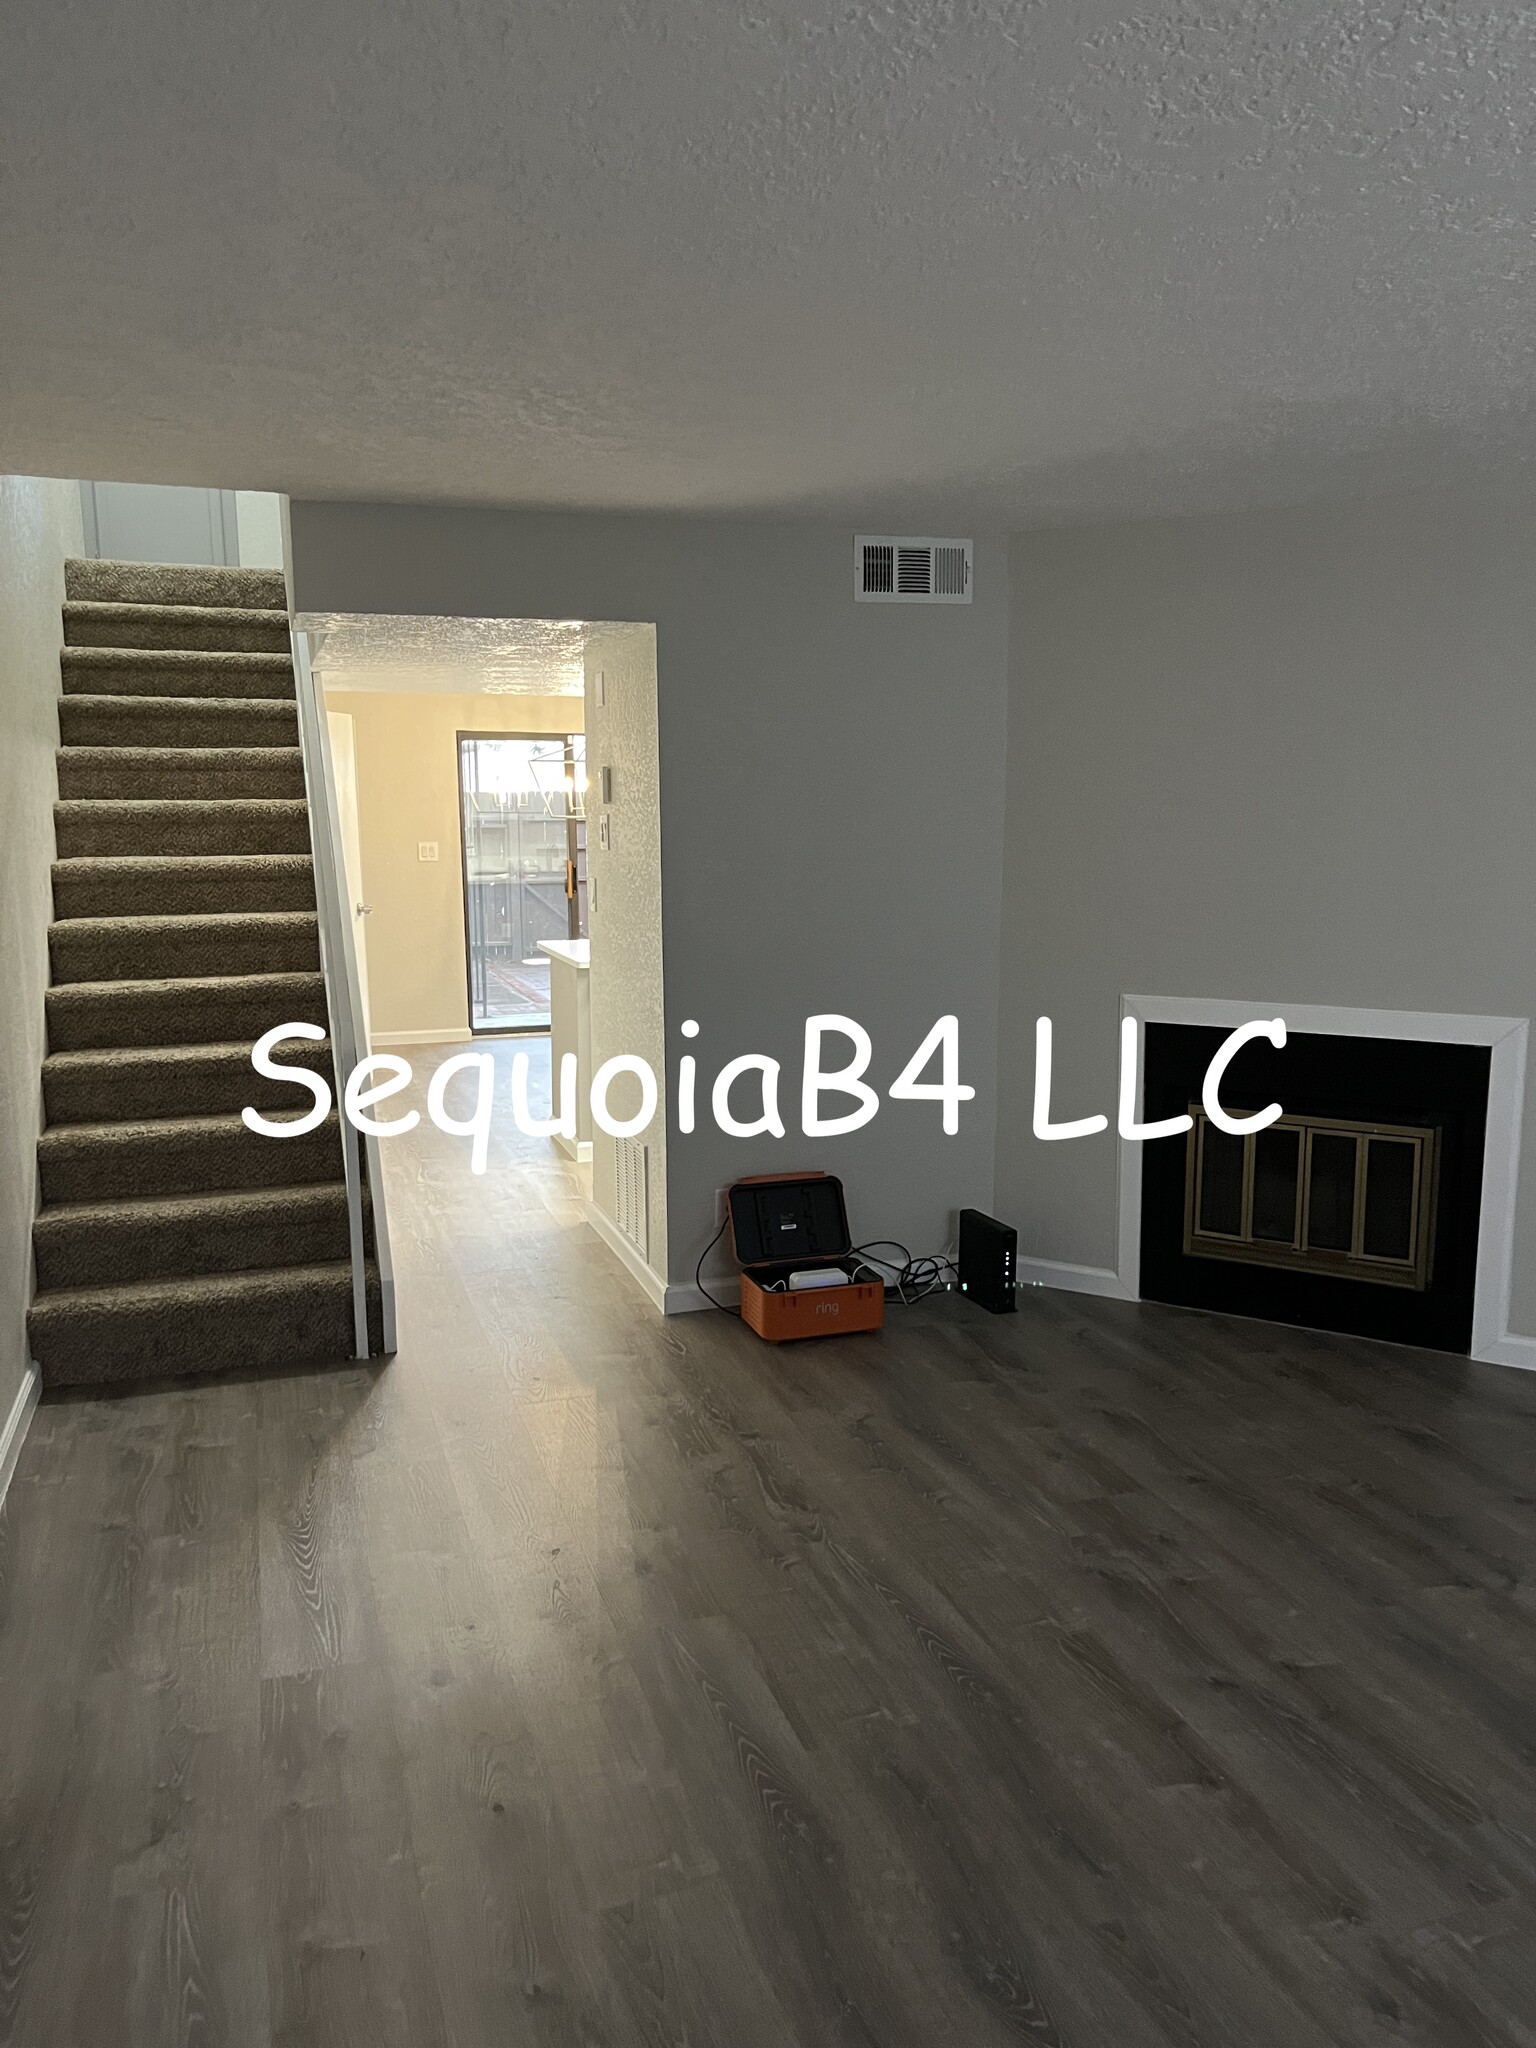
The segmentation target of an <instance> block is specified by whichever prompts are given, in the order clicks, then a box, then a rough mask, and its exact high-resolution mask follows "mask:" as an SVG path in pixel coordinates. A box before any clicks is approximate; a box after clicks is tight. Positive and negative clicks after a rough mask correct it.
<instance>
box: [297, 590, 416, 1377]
mask: <svg viewBox="0 0 1536 2048" xmlns="http://www.w3.org/2000/svg"><path fill="white" fill-rule="evenodd" d="M289 635H290V638H291V640H292V642H293V681H294V694H295V696H296V698H297V701H298V711H299V746H300V750H301V752H302V755H303V760H304V786H305V790H306V792H307V795H308V798H309V805H308V808H309V840H310V848H311V851H312V852H313V855H314V863H315V909H316V912H317V914H318V919H319V929H320V970H321V973H322V974H323V976H324V978H325V1006H326V1015H327V1018H328V1020H329V1026H330V1035H331V1065H332V1071H333V1074H334V1077H335V1082H336V1107H337V1111H338V1115H339V1121H340V1124H341V1154H342V1165H343V1170H344V1173H345V1176H346V1184H347V1226H348V1232H349V1236H350V1240H351V1248H352V1321H353V1332H354V1338H355V1341H356V1345H357V1350H356V1354H355V1355H356V1356H357V1357H358V1358H367V1357H368V1356H369V1355H370V1352H371V1348H372V1347H371V1342H370V1337H369V1330H368V1273H367V1244H366V1237H365V1231H364V1224H363V1201H364V1188H365V1186H366V1189H367V1193H368V1199H369V1202H370V1205H371V1209H372V1217H373V1256H374V1263H375V1265H376V1266H377V1268H378V1275H379V1288H380V1294H381V1297H382V1299H381V1308H382V1317H381V1324H382V1346H381V1348H382V1350H383V1351H384V1352H385V1353H386V1354H389V1353H392V1352H393V1351H394V1349H395V1274H394V1262H393V1260H392V1258H391V1255H390V1247H389V1226H388V1222H387V1219H386V1216H385V1207H384V1174H383V1167H382V1163H381V1160H380V1157H379V1141H378V1139H377V1137H375V1136H373V1135H371V1134H365V1133H363V1132H361V1131H359V1130H358V1129H357V1128H356V1126H355V1125H353V1124H352V1123H351V1122H350V1121H349V1120H348V1118H347V1115H346V1111H345V1108H344V1102H345V1096H346V1087H347V1083H348V1081H349V1080H350V1079H351V1077H352V1073H353V1070H354V1068H356V1067H357V1066H358V1065H359V1064H360V1063H361V1062H362V1061H363V1060H365V1059H367V1057H368V1055H369V1045H368V1036H367V1032H366V1031H365V1030H364V1028H363V994H362V981H361V978H360V976H359V974H358V967H357V948H356V946H355V945H354V944H353V939H352V916H351V902H352V895H351V890H350V888H349V886H348V882H347V867H346V853H345V849H344V845H343V841H342V835H341V813H340V810H339V808H338V805H337V801H336V771H335V767H334V764H333V762H332V759H331V737H330V728H329V726H328V725H327V723H326V716H325V702H324V699H323V697H322V695H321V691H320V685H319V683H318V682H317V681H316V679H315V673H314V669H313V667H312V666H311V662H310V649H309V635H308V633H307V632H305V631H304V630H303V629H302V628H300V627H298V626H296V625H293V624H292V622H291V621H290V625H289Z"/></svg>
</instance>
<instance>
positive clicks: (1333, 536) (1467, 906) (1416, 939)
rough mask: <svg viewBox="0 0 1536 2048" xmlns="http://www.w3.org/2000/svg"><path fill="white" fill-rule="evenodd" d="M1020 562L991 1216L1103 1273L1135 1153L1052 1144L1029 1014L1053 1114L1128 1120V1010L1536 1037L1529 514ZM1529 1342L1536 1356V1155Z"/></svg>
mask: <svg viewBox="0 0 1536 2048" xmlns="http://www.w3.org/2000/svg"><path fill="white" fill-rule="evenodd" d="M1011 554H1012V577H1011V580H1012V591H1013V610H1012V635H1011V654H1010V704H1009V726H1010V732H1011V737H1012V744H1011V747H1010V754H1009V767H1008V822H1007V836H1006V852H1005V859H1004V915H1003V961H1002V1018H1003V1023H1002V1028H1001V1031H1000V1082H999V1088H1000V1103H1001V1116H1000V1123H999V1132H998V1153H997V1202H998V1208H999V1212H1000V1213H1001V1214H1002V1215H1004V1216H1006V1217H1008V1218H1010V1219H1011V1220H1014V1221H1016V1222H1017V1223H1018V1225H1019V1231H1020V1246H1021V1250H1022V1252H1023V1253H1024V1254H1025V1255H1026V1256H1033V1257H1039V1258H1047V1259H1062V1260H1069V1261H1072V1262H1074V1263H1078V1264H1084V1265H1091V1266H1101V1267H1103V1266H1111V1265H1113V1263H1114V1255H1115V1203H1116V1176H1115V1141H1114V1137H1113V1135H1112V1132H1111V1133H1106V1134H1105V1135H1103V1136H1101V1137H1097V1138H1091V1139H1085V1140H1081V1141H1077V1142H1073V1143H1068V1144H1040V1143H1038V1142H1037V1141H1036V1140H1035V1139H1034V1138H1033V1137H1032V1135H1031V1132H1030V1108H1031V1088H1032V1081H1033V1038H1032V1034H1033V1020H1034V1018H1035V1016H1036V1015H1037V1014H1039V1013H1041V1012H1044V1013H1046V1014H1048V1015H1050V1016H1051V1017H1052V1018H1053V1019H1054V1020H1055V1025H1056V1059H1055V1067H1056V1073H1057V1076H1058V1085H1057V1090H1056V1102H1055V1104H1054V1114H1055V1115H1056V1116H1058V1117H1066V1116H1078V1115H1082V1114H1085V1113H1087V1112H1088V1111H1091V1110H1102V1111H1106V1112H1108V1113H1109V1115H1110V1117H1111V1122H1113V1117H1114V1106H1115V1103H1114V1087H1115V1058H1116V1044H1115V1037H1116V1030H1117V1019H1118V1005H1119V999H1120V996H1121V994H1122V993H1123V992H1132V991H1140V992H1143V993H1151V994H1157V995H1181V996H1227V997H1233V998H1241V999H1254V1000H1256V1001H1270V1000H1278V1001H1280V1002H1286V1001H1289V1002H1302V1003H1337V1004H1346V1005H1360V1006H1381V1007H1385V1008H1394V1009H1414V1010H1430V1011H1461V1012H1470V1013H1493V1014H1503V1015H1511V1016H1519V1017H1528V1016H1530V1015H1531V1014H1532V1012H1533V1010H1536V945H1533V941H1532V937H1531V926H1532V915H1533V913H1532V903H1533V900H1536V796H1533V780H1536V513H1531V512H1529V511H1526V512H1523V513H1520V514H1518V515H1511V514H1510V513H1508V512H1507V511H1504V510H1501V509H1498V508H1496V507H1494V506H1491V505H1487V504H1484V505H1482V506H1466V505H1462V504H1451V503H1443V504H1434V503H1429V504H1425V503H1422V502H1420V503H1416V504H1407V505H1402V504H1393V505H1357V506H1353V507H1349V508H1345V509H1334V510H1330V511H1320V510H1312V511H1306V512H1295V513H1286V514H1266V515H1253V516H1248V517H1243V518H1222V519H1213V520H1190V521H1162V522H1147V523H1138V524H1134V525H1121V526H1112V527H1098V528H1084V529H1078V530H1070V531H1056V532H1046V533H1036V534H1029V535H1023V536H1018V537H1016V538H1015V539H1014V542H1013V545H1012V551H1011ZM1256 1014H1257V1012H1256ZM1266 1014H1267V1013H1266ZM1533 1079H1536V1077H1533ZM1525 1116H1526V1130H1527V1132H1528V1133H1530V1134H1531V1136H1532V1137H1536V1099H1533V1100H1532V1101H1528V1102H1527V1105H1526V1111H1525ZM1511 1324H1512V1328H1513V1329H1514V1330H1515V1331H1516V1332H1517V1333H1527V1334H1536V1144H1533V1143H1531V1142H1530V1141H1529V1139H1528V1142H1527V1145H1526V1167H1525V1173H1524V1177H1523V1180H1522V1186H1521V1194H1520V1209H1519V1217H1518V1222H1517V1237H1516V1273H1515V1293H1514V1303H1513V1312H1512V1316H1511Z"/></svg>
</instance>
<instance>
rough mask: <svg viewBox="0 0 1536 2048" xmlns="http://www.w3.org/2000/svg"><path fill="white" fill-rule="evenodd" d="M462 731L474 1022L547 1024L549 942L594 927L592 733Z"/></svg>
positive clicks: (462, 832) (478, 1029) (467, 945)
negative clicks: (589, 806) (590, 922)
mask: <svg viewBox="0 0 1536 2048" xmlns="http://www.w3.org/2000/svg"><path fill="white" fill-rule="evenodd" d="M457 739H458V773H459V852H460V858H461V862H462V869H463V883H464V960H465V970H466V974H467V977H468V989H469V1028H470V1030H471V1032H473V1033H474V1034H475V1035H476V1036H479V1035H480V1034H482V1033H485V1032H503V1031H547V1030H548V1029H549V1022H550V992H549V977H550V956H549V954H548V953H547V952H545V951H543V950H542V942H544V941H548V940H553V939H584V938H586V936H587V824H586V788H587V755H586V745H587V743H586V734H585V733H584V732H568V733H564V734H554V735H551V734H544V733H509V732H461V733H459V734H458V735H457Z"/></svg>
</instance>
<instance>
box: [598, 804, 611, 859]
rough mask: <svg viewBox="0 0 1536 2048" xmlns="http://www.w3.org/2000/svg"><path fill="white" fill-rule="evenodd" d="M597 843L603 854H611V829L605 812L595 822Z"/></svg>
mask: <svg viewBox="0 0 1536 2048" xmlns="http://www.w3.org/2000/svg"><path fill="white" fill-rule="evenodd" d="M597 843H598V845H599V846H600V847H601V848H602V849H603V851H604V853H612V851H613V829H612V827H611V826H610V824H609V822H608V813H607V812H606V811H604V813H603V815H602V816H601V817H600V818H599V819H598V821H597Z"/></svg>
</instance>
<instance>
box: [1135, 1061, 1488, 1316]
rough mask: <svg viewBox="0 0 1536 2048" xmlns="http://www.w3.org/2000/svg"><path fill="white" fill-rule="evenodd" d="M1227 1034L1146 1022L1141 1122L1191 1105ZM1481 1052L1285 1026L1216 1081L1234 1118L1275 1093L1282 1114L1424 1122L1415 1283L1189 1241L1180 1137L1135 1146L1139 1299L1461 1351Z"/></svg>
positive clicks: (1472, 1269) (1474, 1202)
mask: <svg viewBox="0 0 1536 2048" xmlns="http://www.w3.org/2000/svg"><path fill="white" fill-rule="evenodd" d="M1226 1036H1227V1032H1226V1030H1225V1028H1223V1027H1220V1026H1215V1027H1209V1028H1208V1027H1206V1026H1204V1025H1191V1024H1148V1025H1147V1026H1146V1039H1145V1048H1144V1055H1143V1071H1144V1077H1145V1078H1144V1088H1145V1104H1146V1106H1145V1108H1144V1110H1143V1112H1142V1114H1143V1117H1144V1118H1145V1120H1146V1121H1147V1122H1149V1123H1151V1122H1153V1121H1155V1120H1156V1119H1158V1118H1160V1117H1169V1116H1177V1115H1179V1114H1180V1113H1181V1112H1187V1111H1188V1110H1189V1108H1190V1106H1191V1104H1198V1102H1199V1101H1200V1090H1201V1086H1202V1083H1203V1081H1204V1078H1205V1070H1206V1068H1207V1066H1208V1065H1209V1064H1210V1061H1211V1058H1212V1056H1213V1054H1214V1053H1215V1052H1216V1050H1217V1048H1218V1047H1219V1046H1220V1045H1221V1043H1222V1041H1223V1040H1224V1039H1225V1038H1226ZM1489 1060H1490V1053H1489V1049H1488V1047H1487V1046H1481V1045H1440V1044H1424V1043H1421V1042H1419V1041H1417V1040H1408V1039H1397V1038H1354V1037H1338V1036H1334V1035H1332V1034H1326V1035H1325V1034H1323V1033H1316V1032H1293V1033H1291V1034H1290V1036H1289V1037H1288V1039H1287V1041H1286V1044H1285V1046H1284V1048H1283V1049H1278V1048H1276V1047H1274V1046H1272V1045H1270V1044H1269V1043H1268V1042H1267V1041H1266V1040H1264V1039H1256V1040H1253V1041H1250V1043H1249V1044H1247V1045H1245V1046H1244V1047H1243V1049H1242V1051H1241V1052H1239V1053H1238V1055H1237V1057H1236V1058H1235V1059H1234V1060H1233V1061H1232V1064H1231V1065H1230V1066H1229V1067H1228V1069H1227V1072H1226V1076H1225V1079H1224V1080H1223V1082H1222V1087H1221V1100H1222V1105H1223V1107H1224V1108H1225V1109H1227V1111H1228V1112H1229V1113H1230V1114H1231V1115H1233V1116H1248V1115H1252V1114H1253V1112H1254V1111H1256V1110H1260V1109H1263V1108H1265V1107H1266V1106H1267V1105H1268V1104H1269V1103H1271V1102H1279V1103H1280V1104H1282V1105H1283V1107H1284V1109H1285V1111H1286V1113H1287V1115H1288V1116H1296V1115H1302V1116H1311V1117H1319V1118H1338V1119H1342V1120H1345V1121H1359V1122H1376V1123H1381V1124H1387V1125H1416V1126H1423V1125H1428V1126H1430V1127H1432V1128H1433V1129H1434V1130H1435V1131H1436V1132H1437V1133H1438V1139H1437V1147H1438V1154H1439V1158H1438V1169H1437V1184H1436V1192H1435V1199H1434V1203H1433V1257H1432V1261H1431V1264H1430V1269H1429V1274H1428V1278H1427V1282H1426V1284H1425V1286H1424V1287H1423V1289H1422V1291H1420V1290H1417V1289H1414V1288H1408V1287H1396V1286H1383V1285H1381V1284H1379V1283H1378V1282H1375V1281H1372V1280H1369V1279H1353V1278H1345V1277H1342V1276H1339V1275H1335V1274H1322V1273H1312V1272H1299V1271H1288V1270H1285V1269H1284V1268H1281V1267H1276V1266H1273V1265H1263V1264H1248V1263H1246V1262H1243V1261H1242V1260H1240V1259H1236V1258H1210V1257H1201V1256H1198V1255H1191V1254H1190V1253H1188V1252H1186V1249H1185V1245H1186V1230H1185V1224H1186V1185H1185V1175H1186V1162H1187V1149H1188V1148H1187V1140H1186V1139H1185V1138H1183V1137H1178V1138H1157V1139H1153V1140H1152V1141H1151V1142H1150V1143H1148V1144H1146V1145H1144V1146H1143V1148H1142V1154H1143V1156H1142V1169H1141V1171H1142V1181H1141V1292H1142V1295H1143V1297H1144V1298H1145V1299H1146V1300H1148V1301H1167V1302H1176V1303H1179V1304H1181V1305H1183V1306H1184V1307H1187V1308H1204V1309H1215V1310H1218V1311H1220V1312H1221V1313H1223V1314H1226V1315H1242V1316H1262V1317H1264V1318H1266V1319H1267V1320H1269V1321H1271V1322H1277V1323H1299V1324H1304V1325H1306V1326H1307V1327H1309V1328H1312V1329H1319V1330H1339V1331H1343V1332H1346V1333H1348V1334H1350V1335H1353V1336H1360V1337H1383V1338H1386V1339H1388V1340H1389V1341H1391V1342H1393V1343H1398V1344H1419V1345H1423V1346H1425V1347H1427V1348H1429V1349H1431V1350H1436V1351H1460V1352H1466V1351H1468V1350H1470V1349H1471V1344H1472V1299H1473V1292H1474V1288H1475V1284H1476V1271H1477V1229H1478V1209H1479V1204H1480V1202H1481V1198H1482V1184H1483V1139H1484V1131H1485V1126H1486V1123H1487V1117H1488V1072H1489ZM1362 1170H1363V1169H1362Z"/></svg>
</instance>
